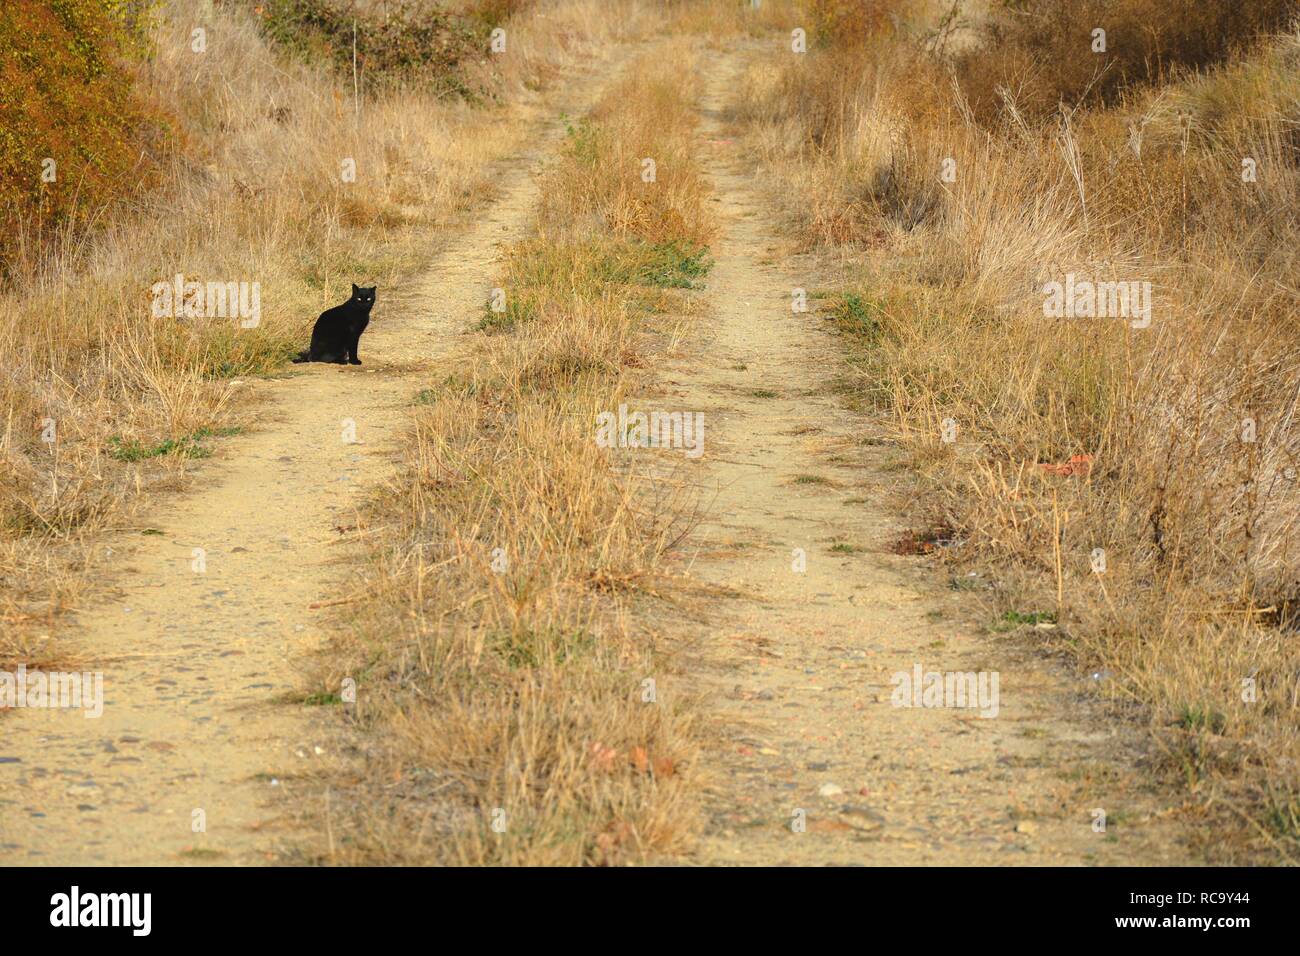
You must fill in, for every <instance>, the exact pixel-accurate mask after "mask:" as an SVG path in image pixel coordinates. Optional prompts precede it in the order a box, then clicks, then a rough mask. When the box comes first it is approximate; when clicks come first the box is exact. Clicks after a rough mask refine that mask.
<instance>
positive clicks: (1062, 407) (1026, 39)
mask: <svg viewBox="0 0 1300 956" xmlns="http://www.w3.org/2000/svg"><path fill="white" fill-rule="evenodd" d="M794 9H795V11H796V12H795V19H796V20H797V21H799V22H801V23H802V24H803V25H804V27H805V29H806V30H807V34H808V37H809V47H810V49H809V52H808V53H807V54H806V55H797V54H794V53H790V52H788V51H789V50H790V46H789V41H788V39H786V40H785V41H784V42H783V44H773V47H772V52H770V53H764V54H762V55H759V56H756V57H755V58H754V61H753V65H752V68H751V69H750V71H749V73H748V75H747V76H746V78H745V82H744V83H742V84H740V87H739V89H738V92H737V96H736V101H735V118H736V120H737V122H738V123H739V124H740V127H741V129H742V131H743V134H744V135H745V136H747V137H748V141H749V142H750V144H751V146H752V148H753V151H754V155H755V157H756V160H757V162H756V166H757V169H758V171H759V175H761V176H762V177H764V179H765V181H766V182H767V183H768V184H769V185H770V187H771V197H772V202H773V205H774V207H775V208H777V209H779V210H780V212H781V213H782V216H783V220H784V222H785V223H786V225H787V226H788V228H789V229H790V231H791V233H792V234H793V235H795V236H796V237H798V240H799V241H800V242H801V244H802V245H803V246H804V247H805V248H808V249H822V250H827V251H831V250H834V251H836V253H837V256H836V261H837V262H841V263H843V262H847V263H848V265H847V267H845V268H844V272H845V275H844V276H843V281H842V282H841V283H840V285H841V288H840V289H839V290H838V291H837V292H836V294H835V295H833V296H832V297H831V298H830V299H829V301H827V302H824V303H823V305H822V310H821V314H822V315H826V316H829V317H831V318H833V320H834V321H835V324H836V326H837V327H838V328H839V329H840V330H842V331H843V332H844V334H845V335H846V337H847V338H848V340H849V341H850V342H852V343H854V350H853V361H854V366H855V370H856V372H855V378H854V383H853V392H854V394H855V395H856V397H857V399H858V400H859V401H860V402H862V403H863V404H864V405H866V406H868V407H871V408H874V409H878V410H880V411H881V412H883V413H884V417H885V418H886V419H887V421H888V422H889V423H890V431H891V436H890V437H891V438H892V440H893V441H894V442H895V443H896V444H897V446H898V447H899V448H900V449H902V450H903V451H904V453H905V455H906V456H907V458H908V460H910V462H911V463H912V464H913V465H914V467H915V469H916V471H917V474H918V476H919V480H920V483H921V486H922V489H923V491H924V493H923V494H922V495H920V496H918V500H919V501H920V502H922V504H921V505H920V506H919V508H918V513H917V515H916V520H917V523H918V525H924V526H925V527H941V528H944V529H945V535H946V536H947V539H948V540H946V542H945V546H944V547H943V548H942V549H941V553H942V555H943V556H944V558H945V560H948V561H950V562H953V563H954V564H955V565H959V566H960V567H961V568H962V569H963V571H970V570H976V571H978V572H980V573H981V574H982V576H983V578H985V579H987V580H988V581H990V582H993V583H992V585H991V587H992V590H991V591H987V592H985V593H986V594H987V599H988V600H989V601H990V603H991V605H992V607H991V608H990V618H991V619H994V620H996V621H997V622H998V623H997V626H996V627H995V629H996V630H1004V629H1007V628H1008V627H1018V626H1020V625H1021V624H1026V623H1027V622H1028V618H1027V617H1026V613H1027V609H1029V610H1031V611H1032V612H1033V613H1032V619H1033V621H1034V623H1035V624H1036V625H1037V629H1036V630H1034V631H1033V632H1032V633H1033V635H1034V639H1036V640H1046V641H1049V642H1050V643H1051V647H1052V649H1053V650H1064V651H1067V652H1069V653H1070V654H1072V655H1073V656H1074V658H1075V660H1076V661H1077V662H1078V663H1079V665H1080V667H1081V670H1082V669H1086V671H1085V672H1087V673H1094V674H1096V675H1098V676H1097V678H1096V679H1095V680H1094V681H1093V682H1092V683H1093V685H1094V686H1096V688H1097V690H1098V692H1099V693H1101V694H1104V695H1107V696H1109V697H1111V698H1112V699H1114V700H1115V701H1116V702H1117V703H1120V704H1123V705H1124V707H1125V708H1126V711H1125V712H1127V713H1130V714H1135V715H1139V719H1142V720H1146V721H1149V724H1150V728H1151V741H1152V745H1153V746H1152V752H1153V755H1154V760H1155V762H1156V763H1157V764H1158V766H1159V768H1160V770H1161V772H1162V773H1163V774H1164V776H1165V778H1166V779H1167V780H1170V781H1173V782H1175V783H1176V784H1178V785H1179V786H1181V787H1183V788H1185V791H1186V793H1187V796H1188V798H1189V799H1188V803H1187V805H1186V806H1185V807H1183V808H1182V812H1184V813H1186V814H1188V815H1189V816H1190V817H1192V818H1194V819H1197V820H1198V821H1199V822H1200V823H1201V828H1200V829H1201V832H1203V833H1204V834H1205V840H1206V849H1207V850H1208V851H1209V852H1210V853H1211V854H1212V855H1213V857H1214V858H1216V859H1220V860H1229V861H1247V860H1261V859H1284V860H1285V859H1289V860H1294V859H1295V858H1296V857H1297V855H1300V776H1298V775H1297V766H1298V765H1300V764H1298V761H1300V733H1298V732H1297V731H1298V727H1297V717H1298V716H1300V710H1298V707H1300V704H1298V703H1297V701H1300V644H1297V641H1296V621H1297V615H1296V612H1295V608H1296V597H1297V582H1298V581H1300V565H1298V564H1297V558H1296V555H1294V554H1292V553H1291V550H1292V549H1291V545H1290V539H1291V536H1292V534H1293V533H1294V528H1295V525H1296V521H1297V518H1300V484H1298V480H1297V468H1298V467H1300V465H1298V463H1297V460H1296V459H1297V452H1300V438H1298V437H1297V432H1296V429H1295V419H1296V415H1297V412H1298V411H1300V405H1298V402H1300V398H1298V396H1300V361H1298V360H1297V354H1300V326H1297V319H1296V316H1297V290H1296V284H1295V279H1294V276H1295V274H1296V271H1297V270H1296V265H1297V260H1296V257H1297V249H1298V248H1300V234H1298V230H1300V225H1298V223H1297V219H1296V216H1295V214H1294V211H1295V209H1296V206H1297V201H1298V200H1300V155H1298V154H1297V140H1296V136H1295V130H1296V124H1297V122H1298V121H1300V112H1298V109H1300V85H1298V83H1297V76H1300V73H1298V72H1297V69H1296V68H1297V65H1300V33H1297V32H1296V29H1297V28H1296V26H1295V25H1294V24H1293V23H1292V21H1291V19H1290V18H1291V17H1292V16H1293V15H1294V13H1295V11H1294V6H1293V4H1291V3H1289V2H1281V0H1242V2H1238V3H1232V4H1207V3H1191V2H1181V0H1168V2H1158V0H1118V2H1107V3H1102V2H1074V0H1068V2H1067V0H1016V2H990V3H975V2H962V0H959V2H956V3H952V2H947V0H945V2H943V3H937V2H936V3H925V2H906V0H899V2H880V3H867V4H860V3H848V2H837V0H809V2H807V3H805V4H802V5H795V7H794ZM1097 29H1103V30H1105V37H1104V43H1105V48H1104V50H1101V49H1097V48H1096V47H1097V43H1098V35H1097V34H1096V33H1095V31H1096V30H1097ZM1071 274H1073V275H1074V276H1075V277H1076V278H1077V279H1078V280H1085V279H1086V280H1091V281H1094V282H1116V281H1120V282H1136V283H1143V282H1149V283H1150V284H1151V289H1152V290H1153V291H1152V298H1151V306H1152V308H1151V314H1150V323H1149V325H1145V324H1144V321H1143V317H1142V316H1140V315H1130V316H1125V317H1116V318H1102V317H1088V316H1086V315H1085V316H1081V317H1076V318H1056V317H1049V316H1047V315H1045V312H1044V302H1045V287H1046V286H1047V284H1048V283H1051V282H1060V283H1065V282H1066V281H1067V276H1068V275H1071ZM945 435H946V436H947V437H948V438H952V439H955V440H952V441H945V440H944V439H945ZM935 553H936V554H938V553H940V552H938V551H936V552H935ZM1048 615H1050V616H1048ZM1041 621H1047V622H1050V623H1049V624H1047V625H1046V626H1045V625H1043V624H1042V623H1040V622H1041Z"/></svg>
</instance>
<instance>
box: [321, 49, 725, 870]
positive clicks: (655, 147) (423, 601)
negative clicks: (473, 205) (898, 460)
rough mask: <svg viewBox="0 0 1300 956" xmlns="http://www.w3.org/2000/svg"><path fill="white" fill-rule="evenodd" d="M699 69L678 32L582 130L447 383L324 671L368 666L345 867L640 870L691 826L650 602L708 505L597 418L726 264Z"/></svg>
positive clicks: (342, 856) (347, 808)
mask: <svg viewBox="0 0 1300 956" xmlns="http://www.w3.org/2000/svg"><path fill="white" fill-rule="evenodd" d="M692 66H693V62H692V58H691V54H690V53H689V52H688V49H687V48H686V47H673V48H671V49H662V48H661V49H659V50H657V51H656V52H655V53H654V54H653V55H652V56H649V57H646V58H644V59H642V60H639V61H637V62H635V63H634V64H633V65H632V66H631V67H630V68H629V70H628V72H627V74H626V75H625V76H624V77H623V78H622V79H621V80H620V81H619V82H618V83H617V84H615V85H614V86H613V88H612V89H611V90H609V91H608V92H607V93H606V95H605V96H604V98H603V99H602V100H601V101H600V103H599V104H598V105H597V107H596V108H595V109H594V111H593V112H592V113H591V115H589V116H588V117H585V118H583V119H582V120H581V121H580V122H578V123H577V124H576V125H574V126H572V128H571V129H570V132H569V137H568V142H567V144H566V148H565V152H564V155H563V157H562V159H561V160H560V161H559V162H558V163H557V165H556V166H555V167H554V168H553V169H552V170H550V171H549V172H548V173H547V174H546V176H545V179H544V181H543V183H542V195H543V196H544V199H543V201H542V205H541V208H540V209H539V210H538V213H537V220H538V235H537V236H536V238H534V239H530V240H528V241H526V242H523V243H522V244H520V245H518V246H516V247H515V248H514V249H513V250H511V253H510V256H509V259H508V266H507V271H506V275H505V277H504V278H503V279H502V281H501V283H500V284H501V286H502V287H503V288H505V289H507V290H508V294H509V297H510V299H511V301H512V303H516V304H512V306H511V310H510V311H508V312H507V313H504V314H502V315H497V314H495V313H491V312H487V311H485V312H484V315H485V316H486V317H487V320H486V321H484V322H483V323H482V325H481V331H480V334H479V335H478V337H477V339H476V340H474V344H473V355H472V357H471V359H470V360H469V361H467V362H465V363H464V367H463V368H461V369H460V370H459V371H457V372H456V373H455V374H454V375H451V376H450V377H448V378H447V379H446V380H445V381H444V382H442V383H441V384H440V385H436V386H435V387H433V388H431V389H429V390H428V391H426V392H425V393H424V394H423V396H422V406H421V407H420V408H419V409H418V413H417V417H416V420H415V424H414V428H413V432H412V436H411V442H410V447H411V452H410V458H409V461H408V462H407V463H406V466H405V468H404V469H403V470H402V472H401V474H400V475H399V477H398V478H397V479H396V481H395V482H394V483H393V485H392V487H391V488H390V489H389V491H388V493H387V494H385V495H384V496H383V497H381V499H380V500H378V501H377V502H376V504H375V506H374V511H373V514H372V519H373V521H374V522H375V523H376V524H375V527H374V528H373V529H372V530H373V531H374V533H373V534H372V535H371V539H372V540H374V541H376V542H377V544H376V547H375V553H374V556H373V557H374V566H373V569H372V571H371V573H370V575H369V578H368V581H369V583H368V586H367V587H368V591H369V595H370V599H369V600H367V602H366V603H365V605H363V606H361V607H359V608H358V609H357V610H356V616H355V618H354V619H353V620H352V621H351V627H350V635H349V637H348V638H347V639H346V640H344V641H343V642H342V643H341V644H340V646H339V647H337V648H336V649H335V651H334V653H333V655H332V656H331V657H330V659H329V660H328V661H327V662H326V663H325V665H324V669H323V673H322V675H321V678H320V693H321V694H323V695H330V694H337V688H338V687H339V686H340V683H341V681H342V680H343V679H344V678H345V677H347V676H349V675H352V676H358V684H359V686H358V690H357V704H356V707H355V709H354V710H353V711H352V714H353V715H354V716H355V718H356V719H357V722H358V725H359V730H360V740H361V747H362V750H363V753H364V764H363V766H362V767H361V768H360V769H361V772H360V774H359V777H360V778H362V779H364V780H365V781H368V782H367V783H361V784H355V785H352V786H349V784H348V780H347V779H346V775H345V778H344V779H335V780H333V781H332V784H333V786H334V788H335V790H334V792H335V793H336V794H337V793H338V788H339V787H340V786H341V787H342V788H343V793H344V797H343V798H342V800H341V801H340V800H339V799H337V798H336V799H335V801H334V804H335V806H339V804H340V802H341V803H342V805H343V807H344V809H343V810H342V811H341V813H340V814H339V815H338V816H337V817H336V818H335V819H333V820H332V821H331V829H332V831H333V832H334V833H335V835H336V837H335V839H336V842H335V845H334V847H333V848H332V851H331V852H329V853H328V854H326V853H322V856H324V857H325V858H326V859H328V860H329V861H330V862H337V863H356V862H367V863H373V862H382V863H433V862H436V863H452V862H454V863H473V864H484V863H487V864H520V863H524V864H584V863H585V864H593V863H594V864H618V863H622V862H630V861H636V860H641V859H645V858H647V857H652V856H654V855H655V854H659V853H665V852H671V851H674V850H680V849H682V848H683V847H684V846H685V845H686V844H687V841H688V840H689V838H690V835H691V832H692V830H693V827H694V813H695V810H694V806H693V802H692V784H693V782H694V780H695V778H696V776H697V773H698V770H697V768H696V766H695V763H696V761H695V754H696V733H697V731H696V728H695V726H694V720H693V717H692V708H691V704H690V701H689V700H686V699H684V698H683V697H682V695H681V694H680V693H679V692H677V691H676V690H675V689H674V682H673V680H672V679H671V674H672V669H671V667H672V665H671V661H670V660H669V659H668V658H666V657H665V656H664V651H663V649H662V648H661V647H659V646H658V645H657V641H656V635H655V634H654V632H653V630H651V629H650V628H648V627H647V626H646V624H645V623H644V621H645V619H644V618H641V617H640V616H639V615H637V620H636V622H635V623H634V620H633V616H632V615H631V614H630V613H629V612H630V611H631V610H632V609H633V608H634V607H636V606H638V605H642V604H644V603H645V602H649V601H651V600H653V597H652V596H653V594H654V591H655V588H656V581H657V579H658V569H659V564H660V559H661V557H662V556H663V555H664V554H665V553H666V552H667V551H669V550H670V549H671V548H673V547H674V545H675V544H676V543H677V542H678V541H679V540H680V539H681V537H682V536H683V535H684V534H685V533H686V532H687V531H688V530H689V528H690V526H691V523H692V521H693V513H694V506H695V504H694V499H693V496H692V494H691V493H690V491H689V489H688V488H687V487H686V485H685V483H684V482H683V481H682V480H680V478H679V477H677V473H676V471H675V469H674V468H673V467H672V465H671V461H672V460H671V459H668V458H666V457H662V456H661V453H658V452H651V451H645V450H643V451H635V452H628V451H620V450H608V449H602V448H599V447H597V446H596V444H595V442H594V440H593V433H594V422H595V420H596V415H597V413H598V412H599V411H602V410H607V409H613V408H617V406H618V403H619V402H621V401H629V400H630V399H629V396H631V395H633V394H636V393H637V392H638V390H644V389H645V388H646V387H647V386H648V384H649V378H648V373H646V372H645V371H643V370H642V369H643V368H644V367H645V366H648V365H650V364H652V362H653V358H654V354H655V352H656V351H657V350H659V349H662V347H663V345H662V344H661V343H662V341H663V339H664V337H665V335H666V336H667V337H668V338H671V337H672V329H669V328H665V326H664V322H665V319H663V318H656V314H657V313H660V312H663V311H664V310H666V309H669V308H672V307H674V303H676V302H677V299H678V297H680V295H681V293H679V292H674V291H672V290H673V288H674V287H679V286H682V285H684V284H686V283H688V282H689V280H690V278H691V277H692V276H693V275H697V274H698V273H699V271H700V269H701V268H702V266H701V263H700V260H699V258H698V255H697V253H698V247H699V245H700V244H701V243H704V242H706V241H707V240H708V238H709V235H710V225H709V222H708V219H707V215H706V213H705V211H704V205H703V199H704V186H703V184H702V180H701V177H700V175H699V172H698V170H697V168H696V166H695V164H694V161H693V160H692V158H691V151H692V150H691V135H692V128H693V124H694V110H693V100H694V97H695V90H694V89H693V86H692V81H691V79H690V78H691V76H692V74H693V69H692ZM645 156H652V157H655V158H656V159H657V160H658V176H657V181H656V182H654V183H645V182H643V181H642V180H641V176H640V172H641V164H640V158H642V157H645ZM656 332H658V333H660V334H655V333H656ZM677 460H678V461H680V457H679V458H678V459H677ZM650 682H653V685H652V684H651V683H650ZM652 686H653V699H648V696H649V694H650V690H651V688H652ZM498 819H499V820H501V821H502V824H501V826H500V827H499V828H494V827H493V823H494V820H498Z"/></svg>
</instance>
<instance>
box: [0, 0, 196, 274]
mask: <svg viewBox="0 0 1300 956" xmlns="http://www.w3.org/2000/svg"><path fill="white" fill-rule="evenodd" d="M131 7H132V8H131V9H128V5H126V4H121V3H115V2H113V0H5V3H4V4H3V5H2V6H0V220H2V221H0V263H2V265H0V277H2V276H3V275H7V274H8V273H9V271H10V266H11V259H12V257H13V256H14V255H16V254H18V252H19V250H20V249H22V250H25V251H26V252H28V253H31V252H33V251H36V250H39V248H40V247H41V245H42V240H43V238H44V237H47V236H49V235H51V234H52V233H53V232H54V230H56V229H57V228H58V227H59V226H61V225H64V224H66V223H68V222H69V221H70V220H72V219H74V218H79V219H82V220H87V219H90V218H92V217H94V216H95V215H96V214H97V213H99V211H100V210H102V209H103V207H104V206H105V205H106V204H107V203H108V202H109V200H110V199H111V198H112V199H115V198H122V197H124V196H126V195H129V194H131V193H132V192H133V191H134V190H135V189H136V188H137V187H139V186H141V185H144V184H147V183H148V182H149V181H150V179H151V178H152V174H153V173H154V170H155V167H156V159H157V157H158V155H159V154H160V153H161V152H162V151H164V150H165V149H166V147H167V144H168V143H169V142H170V140H171V132H170V129H169V125H168V123H167V122H166V120H165V118H164V116H163V114H162V113H161V111H160V110H158V109H157V108H156V107H154V106H151V105H150V104H147V103H145V102H143V101H142V100H141V98H140V96H139V95H138V93H137V92H136V91H135V89H134V84H133V74H132V68H131V65H130V62H129V58H130V57H131V56H132V55H133V54H134V53H136V52H138V51H139V42H140V41H139V35H138V33H136V32H135V31H136V29H137V28H138V26H139V20H140V16H139V11H138V9H135V8H134V7H135V5H131ZM50 160H52V161H53V162H52V163H51V162H49V161H50ZM50 180H52V181H50Z"/></svg>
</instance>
